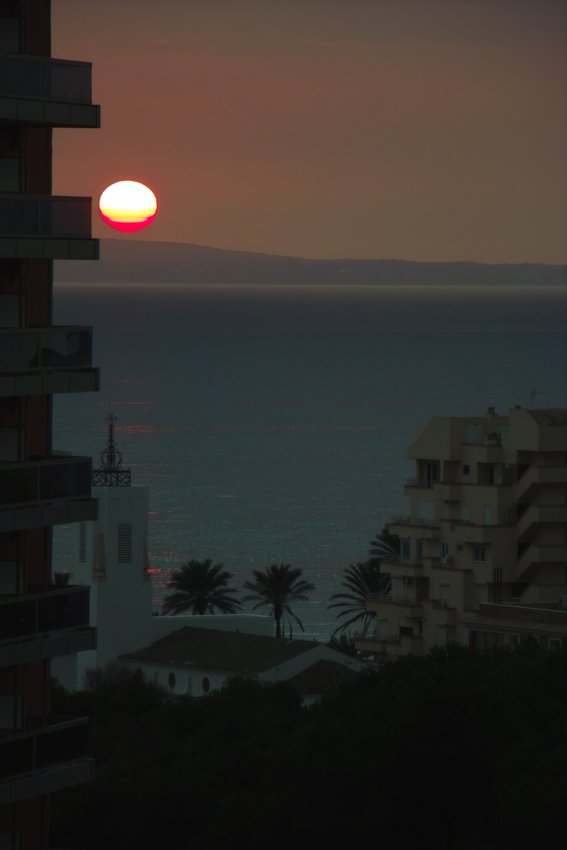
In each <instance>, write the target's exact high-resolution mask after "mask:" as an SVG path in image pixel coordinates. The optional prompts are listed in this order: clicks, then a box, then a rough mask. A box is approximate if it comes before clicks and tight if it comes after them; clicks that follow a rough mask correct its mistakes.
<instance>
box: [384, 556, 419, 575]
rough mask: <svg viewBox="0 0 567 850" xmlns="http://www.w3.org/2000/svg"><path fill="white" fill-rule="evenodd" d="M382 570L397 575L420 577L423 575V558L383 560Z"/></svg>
mask: <svg viewBox="0 0 567 850" xmlns="http://www.w3.org/2000/svg"><path fill="white" fill-rule="evenodd" d="M380 570H381V572H383V573H388V574H389V575H391V576H393V577H394V578H396V577H400V576H401V577H406V578H420V577H421V576H423V560H417V561H400V560H397V561H388V560H384V561H382V562H381V565H380Z"/></svg>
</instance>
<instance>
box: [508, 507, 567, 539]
mask: <svg viewBox="0 0 567 850" xmlns="http://www.w3.org/2000/svg"><path fill="white" fill-rule="evenodd" d="M555 523H562V524H567V505H536V504H531V505H529V506H528V508H527V509H526V510H525V511H524V513H523V514H522V515H521V516H520V517H519V518H518V521H517V526H516V528H517V532H518V536H519V537H524V536H526V535H528V534H529V532H533V531H535V530H536V529H537V527H538V526H540V525H551V524H555Z"/></svg>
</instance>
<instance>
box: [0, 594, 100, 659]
mask: <svg viewBox="0 0 567 850" xmlns="http://www.w3.org/2000/svg"><path fill="white" fill-rule="evenodd" d="M95 648H96V631H95V629H94V628H90V627H89V588H88V587H83V586H77V587H69V586H67V587H60V586H57V585H51V586H49V587H48V588H46V589H45V590H44V591H42V592H40V593H28V594H25V595H24V596H6V597H0V667H6V666H12V665H14V664H24V663H28V662H30V661H38V660H42V659H46V658H54V657H56V656H59V655H68V654H70V653H74V652H81V651H83V650H86V649H95Z"/></svg>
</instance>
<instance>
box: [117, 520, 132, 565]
mask: <svg viewBox="0 0 567 850" xmlns="http://www.w3.org/2000/svg"><path fill="white" fill-rule="evenodd" d="M118 563H119V564H130V563H132V523H131V522H119V523H118Z"/></svg>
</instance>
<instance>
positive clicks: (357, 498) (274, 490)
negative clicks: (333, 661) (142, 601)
mask: <svg viewBox="0 0 567 850" xmlns="http://www.w3.org/2000/svg"><path fill="white" fill-rule="evenodd" d="M457 284H458V281H456V285H455V286H454V287H452V286H425V287H424V286H419V287H412V286H395V287H393V286H348V287H347V286H338V285H333V286H324V285H319V286H308V285H301V286H294V285H289V286H282V285H279V286H270V285H265V286H243V285H234V284H233V285H230V286H222V285H210V284H209V285H207V286H196V285H192V286H187V287H183V286H167V285H164V286H140V287H137V286H135V285H128V286H126V285H119V284H117V285H110V284H105V285H101V284H97V285H91V284H89V285H81V286H80V287H79V286H73V285H57V286H56V294H55V312H56V315H55V321H56V322H57V323H59V324H69V325H81V324H84V325H93V326H94V348H95V351H94V358H93V359H94V363H95V364H96V365H97V366H100V368H101V391H100V392H99V393H93V394H84V395H83V394H80V395H69V396H67V395H63V396H57V397H55V401H54V435H55V439H54V446H55V448H56V449H64V450H65V451H71V452H73V453H77V454H87V455H93V457H94V462H95V465H96V464H97V463H98V456H99V453H100V452H101V451H102V450H103V448H104V444H105V438H106V426H105V421H104V420H105V416H106V415H107V413H109V412H110V411H112V412H114V413H115V414H116V415H117V416H118V423H117V434H116V436H117V442H118V447H119V449H120V450H121V452H122V455H123V458H124V463H125V464H126V465H128V466H129V467H131V469H132V473H133V483H134V484H146V485H148V486H149V489H150V514H151V515H150V562H151V566H152V567H154V568H160V570H161V571H162V574H161V578H162V580H163V577H164V576H166V575H167V570H168V569H170V568H174V567H177V566H179V565H180V564H181V563H182V562H183V561H185V560H187V559H188V558H199V559H201V558H211V559H213V560H214V561H216V562H217V561H218V562H222V563H223V564H224V565H225V566H226V567H227V568H228V569H230V571H231V572H233V573H234V576H235V581H234V584H235V585H236V586H237V587H238V588H239V589H240V588H241V586H242V583H243V582H244V581H246V580H247V579H249V578H250V571H251V570H252V569H262V568H263V567H265V566H267V565H269V564H272V563H289V564H291V565H292V566H294V567H301V568H302V569H303V571H304V575H305V577H306V578H308V579H310V580H311V581H313V582H314V583H315V584H316V591H315V592H314V593H313V594H312V595H311V598H310V601H309V602H307V603H302V604H299V605H297V608H296V610H297V613H298V614H299V616H300V617H301V618H302V620H303V621H304V624H305V628H306V636H308V637H314V638H318V639H327V638H328V637H329V635H330V633H331V632H332V630H333V628H334V626H335V625H336V621H335V619H334V615H333V612H328V611H327V608H326V604H327V601H328V598H329V595H330V594H331V593H333V592H336V591H338V590H340V581H341V579H342V572H343V569H344V567H346V566H348V565H349V564H351V563H354V562H356V561H361V560H364V559H366V557H367V552H368V543H369V541H370V540H371V539H372V538H373V537H374V536H375V534H377V533H378V532H379V531H380V530H381V528H382V526H383V525H384V524H385V523H386V522H387V521H388V520H389V519H390V518H391V516H392V515H394V514H397V513H404V511H405V502H404V497H403V484H404V480H405V478H406V477H408V476H411V474H412V467H411V466H410V464H409V461H407V460H406V451H407V448H408V446H409V445H410V444H411V442H412V441H413V440H414V439H415V437H416V436H417V434H418V433H419V431H420V430H421V428H422V427H423V426H424V425H425V423H426V422H427V420H428V419H429V418H430V417H431V416H437V415H438V416H465V415H477V414H478V415H480V414H482V413H483V412H484V411H485V410H486V407H487V406H488V405H493V406H495V407H496V409H497V412H499V413H504V412H506V410H507V409H508V408H509V407H512V406H513V405H515V404H520V405H522V406H526V407H528V406H535V407H565V406H567V381H566V378H567V365H566V364H567V333H566V331H567V290H566V289H565V288H564V287H560V286H557V287H555V286H546V287H537V288H536V287H527V286H523V287H515V286H505V287H504V286H495V287H492V288H489V287H486V286H484V287H474V286H458V285H457ZM534 393H535V394H534ZM75 534H76V529H75V528H73V527H62V528H60V529H58V530H57V532H56V544H55V553H56V561H55V568H56V569H68V570H70V571H71V572H72V570H73V555H72V553H73V546H74V542H75V540H74V535H75ZM160 594H163V589H160V588H159V587H157V588H156V597H158V596H159V595H160ZM295 636H297V631H296V632H295Z"/></svg>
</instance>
